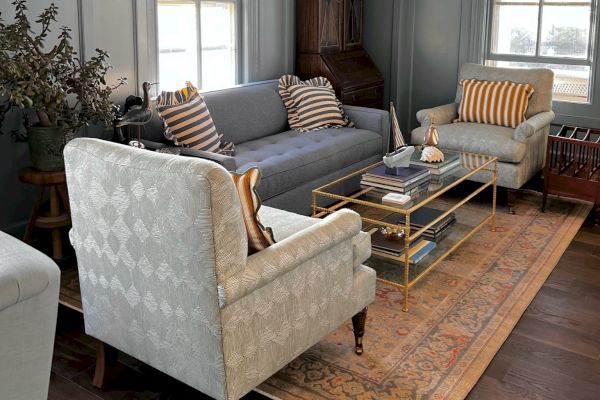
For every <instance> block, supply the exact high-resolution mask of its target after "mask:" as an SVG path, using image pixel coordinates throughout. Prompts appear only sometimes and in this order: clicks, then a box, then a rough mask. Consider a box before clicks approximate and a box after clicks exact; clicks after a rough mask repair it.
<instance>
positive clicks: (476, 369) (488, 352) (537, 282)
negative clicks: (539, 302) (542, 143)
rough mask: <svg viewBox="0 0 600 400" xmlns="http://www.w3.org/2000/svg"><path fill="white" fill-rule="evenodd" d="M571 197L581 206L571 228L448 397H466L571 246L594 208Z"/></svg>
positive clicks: (558, 239) (558, 241)
mask: <svg viewBox="0 0 600 400" xmlns="http://www.w3.org/2000/svg"><path fill="white" fill-rule="evenodd" d="M569 201H570V202H574V203H577V206H578V209H577V212H575V213H573V214H572V215H570V216H569V217H568V219H569V221H568V224H569V227H568V229H566V230H565V231H564V233H563V235H562V236H560V237H555V238H554V239H553V242H554V243H556V246H552V248H553V249H554V250H553V251H552V252H550V253H549V254H548V256H547V257H546V258H545V259H544V260H543V261H542V262H543V263H544V266H543V267H542V268H540V270H539V271H538V273H537V275H536V276H535V277H534V278H533V279H532V283H531V284H530V286H529V287H528V288H527V289H526V290H524V292H523V293H522V294H521V296H520V298H519V299H518V300H517V302H516V303H515V305H514V306H513V307H512V309H511V310H510V311H509V312H507V313H506V315H505V316H504V318H503V321H502V323H501V324H500V326H499V327H498V329H497V330H496V332H494V334H493V335H491V336H490V338H489V340H488V341H487V344H488V345H487V346H485V347H484V349H483V350H482V351H481V352H480V353H479V354H478V355H477V361H476V362H473V363H472V364H471V366H470V367H469V369H468V370H467V371H465V373H464V374H463V375H462V376H461V377H460V378H459V379H458V380H457V382H458V383H457V385H456V386H455V387H454V389H453V390H452V392H451V394H450V396H449V397H448V398H449V399H452V400H462V399H464V398H466V397H467V395H468V394H469V392H470V391H471V390H472V389H473V387H474V386H475V384H476V383H477V382H478V381H479V379H480V378H481V375H483V372H484V371H485V369H486V368H487V367H488V365H489V364H490V363H491V361H492V359H493V358H494V356H495V355H496V353H497V352H498V350H500V347H502V345H503V344H504V342H505V341H506V339H507V338H508V336H509V335H510V333H511V332H512V330H513V329H514V328H515V326H516V325H517V323H518V322H519V320H520V319H521V316H522V315H523V313H524V312H525V310H527V307H529V304H531V302H532V301H533V299H534V298H535V296H536V295H537V293H538V292H539V291H540V289H541V288H542V286H543V285H544V282H546V280H547V279H548V277H549V276H550V274H551V273H552V271H553V270H554V268H556V265H557V264H558V261H559V260H560V258H561V257H562V256H563V254H564V253H565V251H566V250H567V248H568V247H569V244H570V243H571V241H572V240H573V238H574V237H575V235H576V234H577V232H578V231H579V229H580V228H581V226H582V224H583V221H585V219H586V217H587V215H588V214H589V212H590V211H591V210H592V206H591V204H589V203H583V202H579V201H573V200H571V199H569ZM567 237H570V239H569V240H565V238H567ZM538 262H539V260H538Z"/></svg>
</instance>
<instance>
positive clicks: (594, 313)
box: [467, 219, 600, 400]
mask: <svg viewBox="0 0 600 400" xmlns="http://www.w3.org/2000/svg"><path fill="white" fill-rule="evenodd" d="M590 221H591V219H590ZM589 223H591V222H589V221H588V225H586V226H584V227H582V228H581V230H580V231H579V232H578V234H577V236H576V237H575V239H574V240H573V241H572V242H571V244H570V246H569V248H568V249H567V251H566V252H565V254H564V255H563V257H562V258H561V260H560V261H559V263H558V265H557V266H556V268H555V269H554V271H553V272H552V274H551V275H550V277H549V278H548V280H547V281H546V283H545V284H544V286H543V287H542V289H541V290H540V291H539V292H538V294H537V296H536V297H535V299H534V300H533V302H532V303H531V304H530V305H529V307H528V308H527V311H526V312H525V313H524V314H523V317H522V318H521V320H520V321H519V323H518V324H517V326H516V327H515V329H514V330H513V331H512V333H511V334H510V336H509V337H508V339H507V340H506V342H504V344H503V345H502V347H501V348H500V350H499V351H498V353H497V354H496V356H495V357H494V359H493V360H492V362H491V364H490V365H489V366H488V368H487V369H486V371H485V373H484V374H483V376H482V377H481V379H480V380H479V382H478V383H477V385H476V386H475V387H474V388H473V390H472V391H471V393H470V394H469V396H468V397H467V399H468V400H480V399H481V400H484V399H485V400H491V399H499V400H500V399H545V400H563V399H569V400H587V399H590V400H591V399H598V398H600V227H591V226H590V225H589Z"/></svg>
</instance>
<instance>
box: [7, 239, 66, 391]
mask: <svg viewBox="0 0 600 400" xmlns="http://www.w3.org/2000/svg"><path fill="white" fill-rule="evenodd" d="M59 284H60V270H59V269H58V266H57V265H56V264H55V263H54V261H52V260H51V259H50V258H49V257H47V256H45V255H44V254H42V253H40V252H39V251H37V250H35V249H34V248H32V247H30V246H28V245H26V244H25V243H23V242H21V241H20V240H17V239H15V238H14V237H12V236H10V235H8V234H6V233H4V232H0V398H1V399H2V400H23V399H27V400H42V399H46V398H47V397H48V382H49V379H50V366H51V364H52V351H53V349H54V332H55V328H56V313H57V311H58V290H59Z"/></svg>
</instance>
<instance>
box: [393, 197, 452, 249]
mask: <svg viewBox="0 0 600 400" xmlns="http://www.w3.org/2000/svg"><path fill="white" fill-rule="evenodd" d="M444 212H445V211H442V210H438V209H435V208H431V207H427V206H424V207H420V208H419V209H417V210H416V211H414V212H412V213H411V214H410V229H411V232H413V233H414V232H416V231H417V230H419V229H421V228H423V227H424V226H426V225H428V224H430V223H431V222H432V221H434V220H435V219H437V218H438V217H439V216H440V215H442V214H443V213H444ZM404 221H405V219H404V215H398V219H397V220H396V221H394V223H396V224H399V225H402V224H403V223H404ZM455 222H456V216H455V215H454V213H450V214H448V215H447V216H445V217H444V218H442V219H441V220H440V221H438V222H436V223H435V224H434V225H433V226H431V227H430V228H429V229H427V230H426V231H425V232H423V235H422V236H423V237H424V238H425V239H427V240H431V241H434V242H439V241H440V239H441V238H442V237H444V235H445V234H446V232H447V231H448V229H449V228H450V227H451V226H452V225H453V224H454V223H455Z"/></svg>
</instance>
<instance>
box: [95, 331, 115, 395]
mask: <svg viewBox="0 0 600 400" xmlns="http://www.w3.org/2000/svg"><path fill="white" fill-rule="evenodd" d="M118 356H119V351H118V350H117V349H115V348H114V347H112V346H110V345H108V344H106V343H104V342H101V341H98V347H97V348H96V372H95V373H94V380H93V381H92V385H94V386H95V387H97V388H99V389H102V388H104V387H106V385H107V383H108V382H109V381H111V380H112V379H113V378H114V377H115V376H116V375H117V368H116V367H117V358H118Z"/></svg>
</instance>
